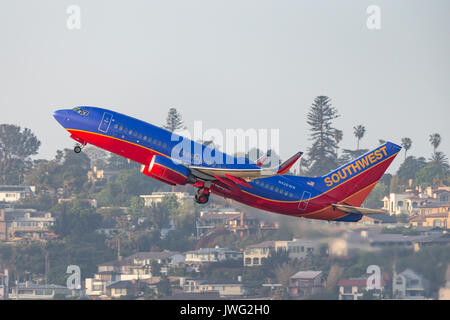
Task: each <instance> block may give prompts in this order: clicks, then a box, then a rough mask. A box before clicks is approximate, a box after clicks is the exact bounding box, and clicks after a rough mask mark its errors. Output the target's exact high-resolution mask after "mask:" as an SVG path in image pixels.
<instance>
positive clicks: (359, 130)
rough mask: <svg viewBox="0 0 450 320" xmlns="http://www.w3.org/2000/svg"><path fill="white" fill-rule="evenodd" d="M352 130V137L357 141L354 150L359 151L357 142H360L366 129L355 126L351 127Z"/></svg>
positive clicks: (361, 126)
mask: <svg viewBox="0 0 450 320" xmlns="http://www.w3.org/2000/svg"><path fill="white" fill-rule="evenodd" d="M353 129H354V132H353V134H354V136H355V137H356V139H357V141H358V142H357V147H356V150H359V140H361V139H362V138H363V137H364V134H365V133H366V128H365V127H364V126H363V125H357V126H356V127H353Z"/></svg>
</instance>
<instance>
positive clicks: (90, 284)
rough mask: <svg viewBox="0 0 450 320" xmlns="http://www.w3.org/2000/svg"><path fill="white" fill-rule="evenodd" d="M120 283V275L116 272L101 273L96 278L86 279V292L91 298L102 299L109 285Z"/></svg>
mask: <svg viewBox="0 0 450 320" xmlns="http://www.w3.org/2000/svg"><path fill="white" fill-rule="evenodd" d="M117 281H120V273H118V272H115V271H99V272H98V273H96V274H94V278H86V280H85V284H84V286H85V291H86V295H87V296H89V297H91V298H92V297H101V296H105V295H106V287H107V285H109V284H111V283H113V282H117Z"/></svg>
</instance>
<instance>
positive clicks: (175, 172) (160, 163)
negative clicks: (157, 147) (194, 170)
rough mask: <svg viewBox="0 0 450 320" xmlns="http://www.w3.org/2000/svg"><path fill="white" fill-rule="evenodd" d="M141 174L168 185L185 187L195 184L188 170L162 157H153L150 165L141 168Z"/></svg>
mask: <svg viewBox="0 0 450 320" xmlns="http://www.w3.org/2000/svg"><path fill="white" fill-rule="evenodd" d="M141 172H142V173H143V174H145V175H146V176H149V177H152V178H155V179H157V180H160V181H162V182H165V183H168V184H170V185H176V184H180V185H185V184H186V183H188V182H191V183H194V182H195V179H194V178H193V177H192V175H191V172H190V170H189V169H188V168H186V167H185V166H182V165H180V164H176V163H175V162H173V161H172V160H171V159H170V158H166V157H163V156H153V158H152V161H151V162H150V164H149V165H146V166H143V167H142V170H141Z"/></svg>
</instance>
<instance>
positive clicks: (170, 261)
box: [127, 250, 186, 275]
mask: <svg viewBox="0 0 450 320" xmlns="http://www.w3.org/2000/svg"><path fill="white" fill-rule="evenodd" d="M127 259H131V260H132V263H133V264H134V265H135V266H139V267H141V268H150V271H151V264H152V263H153V262H156V263H158V264H159V265H160V266H161V273H162V274H165V275H167V273H168V271H169V269H170V268H172V267H176V266H178V265H180V264H181V263H183V262H184V261H185V260H186V258H185V256H184V255H183V254H180V253H178V252H174V251H167V250H164V251H161V252H138V253H135V254H133V255H131V256H129V257H127Z"/></svg>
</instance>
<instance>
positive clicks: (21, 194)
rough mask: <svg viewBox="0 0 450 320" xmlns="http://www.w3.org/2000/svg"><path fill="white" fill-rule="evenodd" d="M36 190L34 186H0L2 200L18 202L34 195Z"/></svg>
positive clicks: (0, 200) (0, 198)
mask: <svg viewBox="0 0 450 320" xmlns="http://www.w3.org/2000/svg"><path fill="white" fill-rule="evenodd" d="M35 191H36V187H33V186H32V187H29V186H0V202H8V203H12V202H16V201H19V200H20V199H23V198H27V197H30V196H32V195H33V194H34V192H35Z"/></svg>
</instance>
